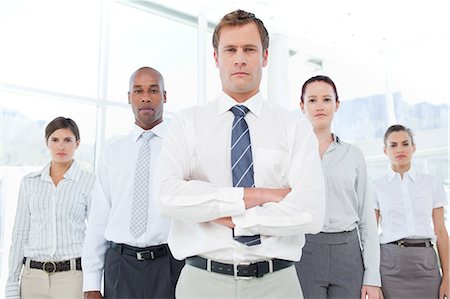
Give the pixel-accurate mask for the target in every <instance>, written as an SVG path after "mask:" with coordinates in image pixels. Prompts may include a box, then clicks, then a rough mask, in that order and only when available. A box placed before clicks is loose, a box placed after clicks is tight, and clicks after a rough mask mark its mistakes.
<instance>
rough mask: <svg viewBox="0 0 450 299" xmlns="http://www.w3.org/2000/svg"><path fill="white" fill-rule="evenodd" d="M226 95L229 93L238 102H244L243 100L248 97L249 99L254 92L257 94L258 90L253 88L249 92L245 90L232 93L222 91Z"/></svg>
mask: <svg viewBox="0 0 450 299" xmlns="http://www.w3.org/2000/svg"><path fill="white" fill-rule="evenodd" d="M224 92H225V93H226V94H227V95H229V96H230V97H232V98H233V100H235V101H236V102H238V103H244V102H245V101H247V100H248V99H250V98H251V97H253V96H254V95H255V94H257V93H258V92H259V90H254V91H251V92H247V93H233V92H226V91H224Z"/></svg>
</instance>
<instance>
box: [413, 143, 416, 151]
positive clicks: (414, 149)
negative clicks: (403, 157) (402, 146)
mask: <svg viewBox="0 0 450 299" xmlns="http://www.w3.org/2000/svg"><path fill="white" fill-rule="evenodd" d="M412 147H413V151H412V152H413V153H415V152H416V145H415V144H413V146H412Z"/></svg>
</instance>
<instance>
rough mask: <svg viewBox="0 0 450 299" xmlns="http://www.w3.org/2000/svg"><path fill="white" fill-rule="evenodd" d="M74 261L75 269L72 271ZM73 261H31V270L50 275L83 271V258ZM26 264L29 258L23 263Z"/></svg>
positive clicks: (24, 259)
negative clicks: (71, 264)
mask: <svg viewBox="0 0 450 299" xmlns="http://www.w3.org/2000/svg"><path fill="white" fill-rule="evenodd" d="M72 260H75V269H72V268H71V266H70V263H71V261H72ZM72 260H66V261H59V262H37V261H33V260H30V268H31V269H38V270H42V271H45V272H47V273H49V274H51V273H55V272H64V271H70V270H79V271H81V257H78V258H75V259H72ZM26 262H27V258H26V257H24V258H23V263H24V264H26Z"/></svg>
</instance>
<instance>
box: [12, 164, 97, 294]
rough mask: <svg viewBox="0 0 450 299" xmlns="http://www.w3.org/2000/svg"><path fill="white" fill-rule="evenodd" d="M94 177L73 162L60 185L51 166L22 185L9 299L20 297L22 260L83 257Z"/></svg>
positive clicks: (25, 180)
mask: <svg viewBox="0 0 450 299" xmlns="http://www.w3.org/2000/svg"><path fill="white" fill-rule="evenodd" d="M94 181H95V176H94V174H93V173H90V172H87V171H84V170H82V169H81V168H80V167H79V166H78V164H77V163H76V162H75V161H74V162H73V163H72V165H71V166H70V168H69V169H68V170H67V171H66V173H65V174H64V178H63V179H62V180H61V181H60V182H59V183H58V185H57V186H55V184H54V183H53V181H52V178H51V177H50V163H49V164H47V166H45V167H44V168H43V169H42V170H41V171H39V172H34V173H31V174H28V175H26V176H25V177H24V178H23V179H22V182H21V186H20V193H19V201H18V203H17V211H16V218H15V222H14V228H13V231H12V244H11V249H10V252H9V277H8V281H7V283H6V288H5V291H6V293H5V295H6V298H19V293H20V284H19V278H20V272H21V269H22V266H23V258H24V257H27V258H30V259H31V260H34V261H41V262H45V261H63V260H68V259H72V258H77V257H80V256H81V253H82V247H83V241H84V233H85V230H86V218H87V215H88V211H89V206H90V201H91V197H92V190H93V187H94Z"/></svg>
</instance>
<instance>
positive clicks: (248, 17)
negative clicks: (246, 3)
mask: <svg viewBox="0 0 450 299" xmlns="http://www.w3.org/2000/svg"><path fill="white" fill-rule="evenodd" d="M251 22H253V23H255V24H256V26H257V27H258V30H259V35H260V36H261V44H262V48H263V52H264V51H265V50H266V49H268V48H269V33H268V32H267V29H266V27H264V23H263V22H262V21H261V20H260V19H258V18H257V17H255V15H254V14H252V13H250V12H246V11H243V10H240V9H238V10H235V11H232V12H230V13H228V14H226V15H225V16H224V17H223V18H222V20H220V22H219V24H217V26H216V28H215V29H214V34H213V38H212V45H213V48H214V50H217V49H218V47H219V39H220V30H221V29H222V28H223V27H225V26H241V25H245V24H248V23H251Z"/></svg>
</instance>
